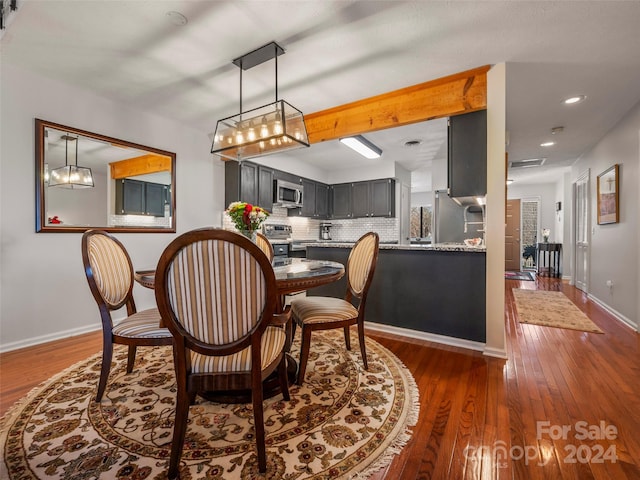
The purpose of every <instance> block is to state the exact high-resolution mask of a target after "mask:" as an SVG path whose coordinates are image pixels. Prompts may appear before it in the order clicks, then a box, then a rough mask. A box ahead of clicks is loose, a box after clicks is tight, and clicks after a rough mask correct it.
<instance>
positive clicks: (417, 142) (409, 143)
mask: <svg viewBox="0 0 640 480" xmlns="http://www.w3.org/2000/svg"><path fill="white" fill-rule="evenodd" d="M421 143H422V140H409V141H406V142H404V146H405V147H417V146H418V145H420V144H421Z"/></svg>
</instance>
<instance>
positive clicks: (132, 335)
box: [82, 230, 173, 402]
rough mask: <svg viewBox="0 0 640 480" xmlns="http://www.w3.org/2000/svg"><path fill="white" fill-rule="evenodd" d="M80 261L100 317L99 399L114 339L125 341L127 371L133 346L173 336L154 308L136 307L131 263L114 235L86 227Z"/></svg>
mask: <svg viewBox="0 0 640 480" xmlns="http://www.w3.org/2000/svg"><path fill="white" fill-rule="evenodd" d="M82 262H83V263H84V273H85V275H86V276H87V282H89V288H90V289H91V293H92V294H93V298H94V299H95V300H96V302H97V304H98V310H99V311H100V319H101V321H102V368H101V370H100V381H99V382H98V392H97V394H96V402H100V401H101V400H102V395H103V394H104V391H105V388H106V386H107V379H108V378H109V371H110V369H111V361H112V357H113V344H114V343H115V344H123V345H128V347H129V353H128V359H127V373H131V372H132V371H133V364H134V362H135V358H136V348H137V347H142V346H158V345H171V344H172V343H173V338H172V336H171V333H170V332H169V330H168V329H166V328H160V312H158V309H157V308H151V309H147V310H143V311H140V312H138V311H137V309H136V304H135V301H134V299H133V285H134V276H133V265H132V264H131V258H130V257H129V254H128V253H127V250H126V249H125V248H124V245H122V243H121V242H120V241H119V240H118V239H116V238H115V237H113V236H112V235H110V234H108V233H106V232H104V231H101V230H88V231H86V232H85V233H84V235H82ZM123 306H126V308H127V317H126V318H124V319H123V320H120V321H119V322H117V323H115V324H114V322H113V319H112V317H111V312H112V311H113V310H118V309H120V308H122V307H123Z"/></svg>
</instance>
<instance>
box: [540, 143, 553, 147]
mask: <svg viewBox="0 0 640 480" xmlns="http://www.w3.org/2000/svg"><path fill="white" fill-rule="evenodd" d="M555 144H556V142H544V143H541V144H540V146H541V147H552V146H554V145H555Z"/></svg>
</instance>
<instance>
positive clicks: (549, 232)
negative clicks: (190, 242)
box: [542, 228, 551, 243]
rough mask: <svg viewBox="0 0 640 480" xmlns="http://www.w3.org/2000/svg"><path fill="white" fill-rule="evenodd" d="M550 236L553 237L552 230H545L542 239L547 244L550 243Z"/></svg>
mask: <svg viewBox="0 0 640 480" xmlns="http://www.w3.org/2000/svg"><path fill="white" fill-rule="evenodd" d="M549 235H551V230H549V229H548V228H543V229H542V238H543V239H544V242H545V243H547V242H548V241H549Z"/></svg>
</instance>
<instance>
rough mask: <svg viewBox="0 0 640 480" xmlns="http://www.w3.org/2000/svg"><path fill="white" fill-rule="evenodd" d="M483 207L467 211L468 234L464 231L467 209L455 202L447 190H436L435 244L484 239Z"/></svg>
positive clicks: (434, 214) (471, 208)
mask: <svg viewBox="0 0 640 480" xmlns="http://www.w3.org/2000/svg"><path fill="white" fill-rule="evenodd" d="M482 222H483V215H482V207H480V206H479V205H478V206H471V207H469V208H468V209H467V232H466V233H465V231H464V224H465V207H463V206H460V205H458V204H457V203H456V202H454V201H453V200H452V199H451V198H450V197H449V195H447V191H446V190H436V192H435V205H434V211H433V238H434V242H435V243H463V242H464V239H465V238H476V237H480V238H484V235H483V232H482V230H483V223H482Z"/></svg>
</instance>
